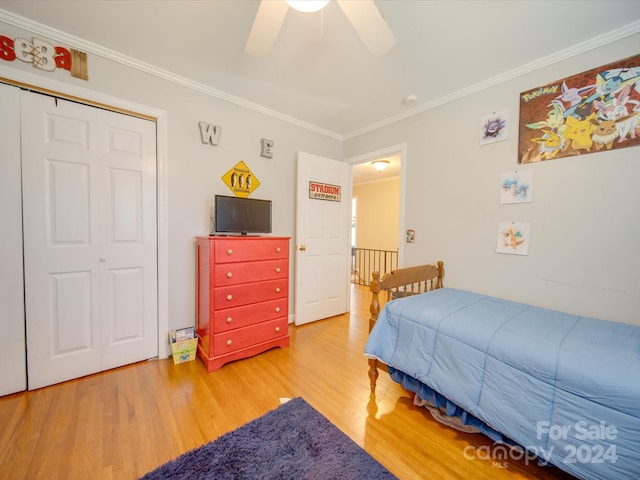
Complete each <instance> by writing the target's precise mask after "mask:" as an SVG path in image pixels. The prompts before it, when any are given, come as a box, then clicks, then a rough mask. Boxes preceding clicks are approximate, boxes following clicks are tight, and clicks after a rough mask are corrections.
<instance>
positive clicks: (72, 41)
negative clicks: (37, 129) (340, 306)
mask: <svg viewBox="0 0 640 480" xmlns="http://www.w3.org/2000/svg"><path fill="white" fill-rule="evenodd" d="M0 21H3V22H5V23H8V24H10V25H13V26H14V27H18V28H21V29H24V30H28V31H30V32H33V33H35V34H38V35H42V36H44V37H48V38H50V39H51V40H55V41H59V42H61V43H64V44H67V45H70V46H73V47H74V48H77V49H81V50H82V51H85V52H87V53H91V54H93V55H97V56H100V57H102V58H105V59H108V60H111V61H113V62H116V63H119V64H121V65H125V66H127V67H130V68H133V69H136V70H139V71H141V72H144V73H147V74H149V75H154V76H156V77H159V78H162V79H164V80H167V81H169V82H172V83H175V84H177V85H181V86H184V87H187V88H190V89H192V90H195V91H198V92H200V93H203V94H205V95H208V96H211V97H215V98H217V99H219V100H222V101H225V102H228V103H231V104H233V105H237V106H239V107H242V108H246V109H248V110H251V111H254V112H257V113H261V114H263V115H266V116H268V117H271V118H274V119H277V120H280V121H283V122H285V123H289V124H291V125H295V126H297V127H300V128H303V129H305V130H308V131H310V132H314V133H318V134H320V135H324V136H326V137H329V138H333V139H334V140H338V141H345V140H349V139H352V138H355V137H358V136H360V135H364V134H366V133H369V132H372V131H374V130H377V129H379V128H383V127H386V126H388V125H391V124H393V123H396V122H399V121H401V120H405V119H407V118H410V117H413V116H415V115H419V114H420V113H424V112H426V111H429V110H432V109H434V108H437V107H439V106H441V105H444V104H447V103H449V102H453V101H455V100H458V99H460V98H463V97H466V96H468V95H472V94H474V93H478V92H480V91H482V90H485V89H487V88H490V87H493V86H496V85H500V84H502V83H505V82H507V81H509V80H512V79H514V78H517V77H520V76H523V75H526V74H528V73H531V72H533V71H535V70H539V69H541V68H544V67H547V66H549V65H553V64H554V63H558V62H560V61H562V60H566V59H568V58H571V57H574V56H577V55H580V54H582V53H585V52H588V51H589V50H593V49H595V48H598V47H601V46H604V45H607V44H609V43H612V42H615V41H617V40H621V39H623V38H625V37H628V36H631V35H634V34H636V33H639V32H640V21H635V22H632V23H629V24H627V25H625V26H623V27H620V28H618V29H616V30H612V31H610V32H606V33H603V34H601V35H598V36H596V37H593V38H591V39H589V40H586V41H584V42H581V43H579V44H576V45H573V46H571V47H568V48H565V49H563V50H560V51H558V52H555V53H553V54H551V55H548V56H546V57H542V58H540V59H538V60H534V61H533V62H529V63H526V64H524V65H522V66H520V67H518V68H515V69H513V70H510V71H508V72H505V73H502V74H500V75H496V76H494V77H492V78H489V79H487V80H485V81H483V82H479V83H476V84H474V85H470V86H468V87H466V88H463V89H461V90H458V91H456V92H453V93H451V94H449V95H445V96H443V97H439V98H437V99H434V100H432V101H430V102H427V103H424V104H422V105H420V106H418V107H416V108H413V109H411V110H407V111H405V112H403V113H401V114H398V115H394V116H391V117H388V118H386V119H384V120H381V121H379V122H375V123H372V124H370V125H367V126H365V127H362V128H359V129H357V130H354V131H352V132H349V133H347V134H345V135H341V134H339V133H337V132H333V131H331V130H327V129H324V128H321V127H318V126H317V125H313V124H311V123H308V122H305V121H303V120H300V119H297V118H295V117H291V116H289V115H286V114H284V113H281V112H278V111H276V110H272V109H270V108H267V107H264V106H262V105H259V104H256V103H253V102H250V101H248V100H245V99H243V98H240V97H236V96H234V95H231V94H229V93H226V92H223V91H221V90H218V89H216V88H213V87H210V86H208V85H205V84H203V83H200V82H196V81H194V80H191V79H189V78H186V77H183V76H181V75H178V74H175V73H173V72H170V71H168V70H164V69H161V68H158V67H156V66H154V65H151V64H148V63H145V62H142V61H140V60H137V59H135V58H133V57H129V56H127V55H123V54H121V53H119V52H115V51H113V50H110V49H108V48H105V47H103V46H101V45H98V44H95V43H93V42H89V41H87V40H84V39H82V38H79V37H76V36H74V35H70V34H68V33H66V32H63V31H61V30H58V29H55V28H52V27H49V26H47V25H43V24H41V23H38V22H35V21H33V20H30V19H28V18H25V17H22V16H20V15H16V14H13V13H11V12H8V11H6V10H3V9H0Z"/></svg>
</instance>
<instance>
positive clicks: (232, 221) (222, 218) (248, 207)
mask: <svg viewBox="0 0 640 480" xmlns="http://www.w3.org/2000/svg"><path fill="white" fill-rule="evenodd" d="M214 215H215V217H214V222H215V228H214V231H215V232H216V233H226V234H237V235H248V234H260V233H271V200H261V199H258V198H241V197H228V196H225V195H216V196H215V198H214Z"/></svg>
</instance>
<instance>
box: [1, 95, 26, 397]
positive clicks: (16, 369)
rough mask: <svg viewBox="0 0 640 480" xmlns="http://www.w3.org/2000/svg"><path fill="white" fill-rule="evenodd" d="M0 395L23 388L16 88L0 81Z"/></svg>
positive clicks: (17, 105)
mask: <svg viewBox="0 0 640 480" xmlns="http://www.w3.org/2000/svg"><path fill="white" fill-rule="evenodd" d="M0 105H1V107H0V145H2V148H0V225H1V226H2V227H1V228H2V235H0V265H1V271H0V306H1V307H0V308H2V312H1V313H0V332H2V348H1V349H0V396H1V395H8V394H10V393H14V392H20V391H22V390H25V389H26V388H27V367H26V350H25V335H24V286H23V277H22V274H23V272H22V197H21V189H20V122H19V121H18V119H19V118H20V90H19V89H18V88H17V87H10V86H8V85H4V84H0Z"/></svg>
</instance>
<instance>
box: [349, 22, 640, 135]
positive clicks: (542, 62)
mask: <svg viewBox="0 0 640 480" xmlns="http://www.w3.org/2000/svg"><path fill="white" fill-rule="evenodd" d="M638 32H640V20H639V21H635V22H632V23H629V24H627V25H625V26H623V27H620V28H618V29H616V30H612V31H610V32H606V33H603V34H602V35H598V36H597V37H593V38H591V39H589V40H587V41H584V42H582V43H578V44H576V45H573V46H571V47H568V48H565V49H564V50H560V51H558V52H555V53H553V54H551V55H548V56H546V57H542V58H539V59H537V60H534V61H533V62H529V63H526V64H524V65H521V66H520V67H518V68H514V69H513V70H510V71H508V72H505V73H502V74H500V75H496V76H494V77H492V78H489V79H487V80H485V81H483V82H479V83H476V84H474V85H470V86H468V87H466V88H463V89H461V90H458V91H456V92H453V93H451V94H449V95H445V96H444V97H440V98H437V99H435V100H432V101H430V102H427V103H424V104H422V105H420V106H418V107H416V108H413V109H411V110H407V111H406V112H403V113H401V114H399V115H394V116H392V117H388V118H386V119H384V120H381V121H379V122H376V123H373V124H371V125H368V126H366V127H363V128H360V129H357V130H354V131H353V132H350V133H347V134H345V135H343V139H344V140H349V139H351V138H354V137H358V136H360V135H363V134H365V133H369V132H372V131H374V130H377V129H379V128H382V127H386V126H388V125H391V124H393V123H396V122H399V121H400V120H405V119H407V118H409V117H413V116H415V115H418V114H420V113H423V112H426V111H428V110H432V109H434V108H436V107H439V106H441V105H444V104H446V103H449V102H453V101H455V100H458V99H460V98H463V97H466V96H468V95H472V94H474V93H478V92H480V91H482V90H485V89H487V88H490V87H493V86H496V85H500V84H501V83H505V82H507V81H509V80H512V79H514V78H517V77H521V76H523V75H526V74H528V73H531V72H533V71H536V70H540V69H542V68H544V67H548V66H549V65H553V64H554V63H558V62H560V61H562V60H566V59H568V58H571V57H575V56H577V55H580V54H582V53H585V52H588V51H589V50H593V49H595V48H598V47H601V46H604V45H607V44H609V43H612V42H615V41H617V40H622V39H623V38H626V37H629V36H631V35H635V34H636V33H638Z"/></svg>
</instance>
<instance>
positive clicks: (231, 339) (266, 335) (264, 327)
mask: <svg viewBox="0 0 640 480" xmlns="http://www.w3.org/2000/svg"><path fill="white" fill-rule="evenodd" d="M288 334H289V324H288V323H287V318H286V317H282V318H278V319H276V320H270V321H268V322H263V323H257V324H255V325H250V326H248V327H242V328H236V329H234V330H229V331H227V332H222V333H216V334H215V335H214V338H213V351H214V355H224V354H227V353H231V352H235V351H237V350H242V349H243V348H247V347H251V346H254V345H257V344H259V343H262V342H267V341H269V340H273V339H275V338H279V337H286V336H287V335H288Z"/></svg>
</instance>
